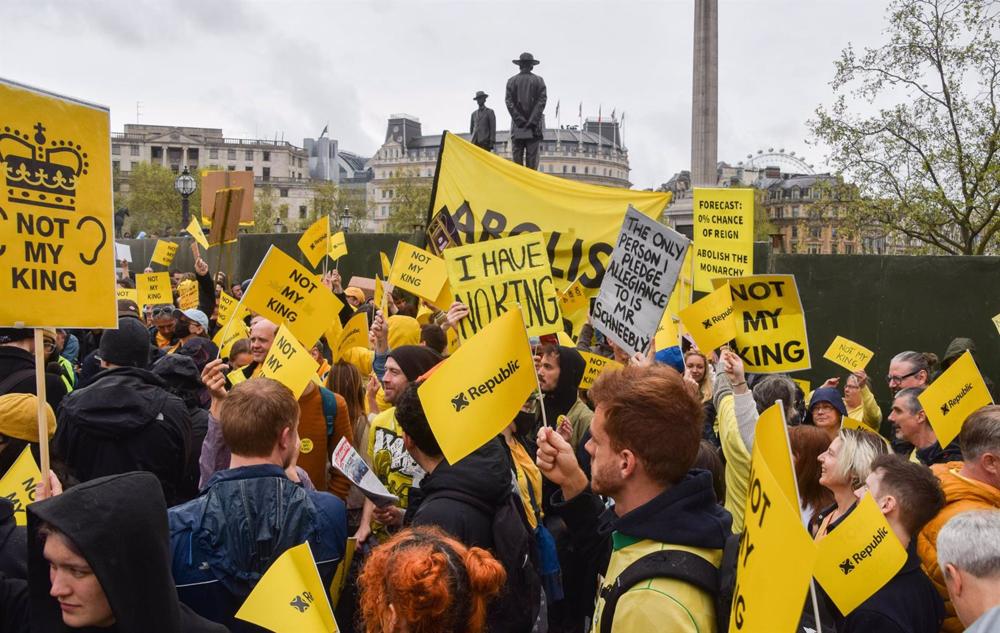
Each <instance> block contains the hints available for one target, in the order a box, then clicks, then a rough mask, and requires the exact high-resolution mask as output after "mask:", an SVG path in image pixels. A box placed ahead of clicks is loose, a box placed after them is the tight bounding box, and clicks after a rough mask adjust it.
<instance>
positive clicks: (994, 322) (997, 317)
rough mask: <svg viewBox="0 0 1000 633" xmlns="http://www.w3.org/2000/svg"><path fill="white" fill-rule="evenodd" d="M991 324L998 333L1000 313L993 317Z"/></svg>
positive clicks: (999, 329) (999, 331)
mask: <svg viewBox="0 0 1000 633" xmlns="http://www.w3.org/2000/svg"><path fill="white" fill-rule="evenodd" d="M993 325H994V327H996V329H997V333H1000V314H998V315H996V316H995V317H993Z"/></svg>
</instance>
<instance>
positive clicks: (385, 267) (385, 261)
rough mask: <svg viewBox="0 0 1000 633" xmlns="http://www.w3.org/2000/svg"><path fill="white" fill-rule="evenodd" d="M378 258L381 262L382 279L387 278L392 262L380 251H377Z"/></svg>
mask: <svg viewBox="0 0 1000 633" xmlns="http://www.w3.org/2000/svg"><path fill="white" fill-rule="evenodd" d="M378 258H379V261H381V262H382V279H388V278H389V271H390V270H392V262H391V261H389V256H388V255H386V254H385V253H383V252H382V251H379V252H378Z"/></svg>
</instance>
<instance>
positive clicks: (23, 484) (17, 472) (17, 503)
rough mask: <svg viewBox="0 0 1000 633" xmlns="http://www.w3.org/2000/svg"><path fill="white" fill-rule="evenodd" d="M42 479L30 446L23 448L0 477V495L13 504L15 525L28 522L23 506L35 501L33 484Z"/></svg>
mask: <svg viewBox="0 0 1000 633" xmlns="http://www.w3.org/2000/svg"><path fill="white" fill-rule="evenodd" d="M41 480H42V473H41V472H40V471H39V470H38V464H36V463H35V456H34V455H32V454H31V447H30V446H25V447H24V450H23V451H21V454H20V455H19V456H18V458H17V459H16V460H14V463H13V464H11V466H10V468H8V469H7V472H6V473H4V476H3V478H0V497H5V498H7V499H10V501H11V503H13V504H14V522H15V523H17V525H27V524H28V513H27V512H25V508H26V507H27V506H28V504H29V503H34V501H35V484H37V483H39V482H40V481H41Z"/></svg>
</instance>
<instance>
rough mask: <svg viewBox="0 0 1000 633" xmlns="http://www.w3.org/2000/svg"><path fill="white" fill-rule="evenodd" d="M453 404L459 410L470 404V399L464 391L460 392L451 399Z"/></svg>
mask: <svg viewBox="0 0 1000 633" xmlns="http://www.w3.org/2000/svg"><path fill="white" fill-rule="evenodd" d="M451 406H453V407H455V411H456V412H458V411H461V410H462V409H464V408H465V407H467V406H469V401H468V399H467V398H466V397H465V394H464V393H460V394H458V395H457V396H455V397H454V398H452V399H451Z"/></svg>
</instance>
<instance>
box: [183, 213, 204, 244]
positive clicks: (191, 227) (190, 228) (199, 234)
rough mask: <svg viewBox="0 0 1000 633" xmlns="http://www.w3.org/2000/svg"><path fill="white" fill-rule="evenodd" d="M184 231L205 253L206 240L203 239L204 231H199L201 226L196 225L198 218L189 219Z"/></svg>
mask: <svg viewBox="0 0 1000 633" xmlns="http://www.w3.org/2000/svg"><path fill="white" fill-rule="evenodd" d="M184 230H185V231H187V232H188V235H190V236H191V237H192V238H194V241H195V242H198V245H199V246H201V247H202V248H204V249H205V250H206V251H207V250H208V238H207V237H205V231H203V230H201V225H200V224H198V218H191V221H190V222H189V223H188V225H187V227H185V229H184Z"/></svg>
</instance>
